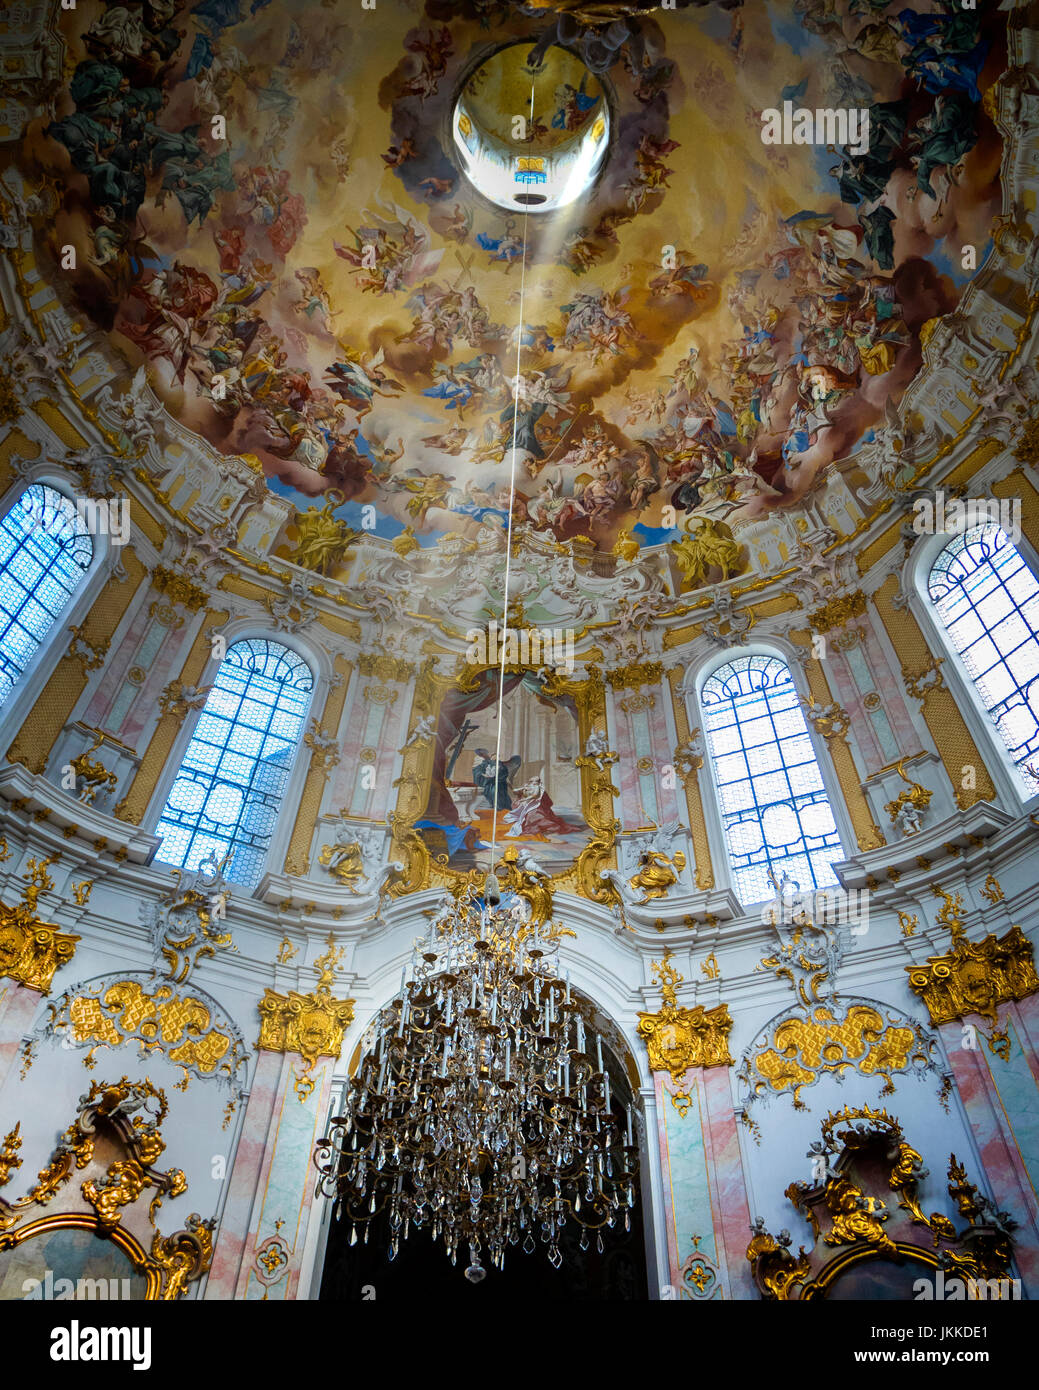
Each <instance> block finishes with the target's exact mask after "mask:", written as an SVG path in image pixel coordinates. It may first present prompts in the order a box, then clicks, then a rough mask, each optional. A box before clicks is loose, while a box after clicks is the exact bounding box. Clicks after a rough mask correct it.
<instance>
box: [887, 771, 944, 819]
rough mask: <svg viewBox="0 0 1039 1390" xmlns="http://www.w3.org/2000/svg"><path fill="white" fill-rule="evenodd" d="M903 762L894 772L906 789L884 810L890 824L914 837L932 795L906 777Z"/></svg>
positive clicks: (926, 789)
mask: <svg viewBox="0 0 1039 1390" xmlns="http://www.w3.org/2000/svg"><path fill="white" fill-rule="evenodd" d="M905 761H906V760H905V758H900V759H899V761H898V764H897V767H896V771H897V772H898V775H899V777H901V779H902V781H903V782H905V783H906V785H907V788H908V789H907V790H906V791H904V792H899V794H898V795H897V796H896V797H895V798H894V799H893V800H892V801H889V802H888V803H887V805H886V806H885V808H884V809H885V810H886V811H887V813H888V815H889V817H890V818H891V824H892V825H897V826H898V828H899V830H901V832H902V834H903V835H916V834H917V833H918V832H919V830H920V828H921V826H922V825H923V820H924V815H925V813H926V811H927V808H928V806H929V805H930V804H931V797H932V796H933V795H934V793H933V792H932V791H930V790H928V788H927V787H924V786H921V784H920V783H919V782H914V781H913V779H912V778H911V777H907V776H906V774H905Z"/></svg>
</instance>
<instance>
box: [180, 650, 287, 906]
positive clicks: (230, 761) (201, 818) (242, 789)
mask: <svg viewBox="0 0 1039 1390" xmlns="http://www.w3.org/2000/svg"><path fill="white" fill-rule="evenodd" d="M313 689H314V676H313V672H312V671H311V670H310V667H309V666H308V665H307V663H306V662H305V661H304V660H303V658H302V657H301V656H298V655H297V654H296V653H295V652H294V651H290V650H289V649H288V648H287V647H283V646H282V645H281V644H280V643H278V642H268V641H266V640H263V639H260V638H255V637H250V638H248V639H246V640H244V641H241V642H236V643H235V644H234V646H232V647H230V648H229V649H228V652H227V655H226V656H225V657H224V659H223V661H222V662H221V663H220V668H219V670H218V671H217V674H216V679H215V681H214V682H213V685H212V688H211V690H210V692H209V695H208V697H207V699H206V703H205V705H204V706H203V708H202V711H201V713H200V714H199V717H198V723H197V724H196V725H195V732H194V733H193V735H192V737H191V742H190V743H189V744H188V747H187V751H186V753H185V754H184V761H183V762H182V763H181V765H180V769H179V771H178V772H177V778H176V781H175V782H174V783H173V786H172V788H171V789H170V794H169V797H168V799H167V801H166V805H165V807H164V809H163V812H162V815H161V816H160V817H159V823H158V825H157V826H156V827H155V833H156V835H161V836H162V846H161V848H160V850H159V854H160V856H161V858H162V859H163V860H164V861H165V862H166V863H168V864H176V865H177V866H178V867H180V868H186V869H197V868H198V867H199V865H200V864H201V863H202V862H203V860H206V859H209V858H211V857H212V858H215V859H216V860H217V861H218V862H219V861H221V860H223V859H225V858H227V856H228V855H230V858H227V863H226V865H225V867H224V875H225V877H226V878H228V879H230V880H231V881H232V882H234V883H242V884H244V885H245V886H246V887H249V888H252V887H255V885H256V883H257V881H258V880H259V877H260V874H261V872H262V869H263V863H264V859H265V858H266V855H267V848H268V846H269V844H270V841H271V835H272V834H273V833H274V826H275V822H276V821H277V819H278V810H279V807H280V806H281V798H282V796H283V795H284V792H285V784H286V782H287V781H288V776H289V770H290V768H291V765H292V758H293V755H294V753H295V751H296V748H297V746H298V744H299V739H300V734H301V733H302V731H303V721H304V719H305V718H306V715H307V710H308V708H309V706H310V696H311V692H312V691H313Z"/></svg>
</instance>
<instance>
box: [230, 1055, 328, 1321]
mask: <svg viewBox="0 0 1039 1390" xmlns="http://www.w3.org/2000/svg"><path fill="white" fill-rule="evenodd" d="M261 1056H263V1054H262V1053H261ZM273 1060H274V1062H275V1063H276V1064H277V1069H278V1074H277V1077H276V1081H275V1088H274V1095H273V1105H272V1107H271V1116H270V1119H269V1121H268V1122H267V1125H266V1126H265V1136H266V1142H265V1144H264V1148H263V1153H262V1155H261V1160H260V1166H259V1171H258V1173H257V1178H256V1184H255V1188H254V1191H253V1200H252V1209H251V1212H250V1214H249V1220H248V1229H247V1231H246V1233H245V1241H244V1244H243V1245H242V1249H241V1260H240V1262H239V1267H238V1277H237V1281H236V1283H235V1289H234V1297H235V1298H236V1299H262V1298H267V1299H270V1300H275V1301H281V1300H285V1299H290V1298H294V1297H295V1296H296V1293H297V1290H298V1288H299V1277H300V1266H301V1261H302V1259H303V1254H304V1249H305V1246H306V1237H307V1228H308V1225H309V1222H310V1213H311V1208H312V1206H313V1201H314V1188H315V1183H316V1179H317V1172H316V1170H315V1168H314V1166H313V1161H312V1160H313V1153H314V1146H315V1144H316V1143H317V1141H318V1139H319V1138H320V1137H321V1135H320V1133H319V1131H318V1126H319V1124H320V1123H321V1121H322V1120H323V1117H324V1116H325V1115H326V1114H327V1111H328V1102H329V1096H330V1094H331V1088H332V1070H333V1063H332V1061H331V1059H329V1058H321V1059H320V1060H319V1061H318V1062H317V1063H316V1064H315V1066H314V1067H313V1068H312V1070H311V1071H310V1078H311V1080H312V1081H313V1082H314V1089H313V1091H312V1092H311V1094H310V1095H309V1096H308V1097H306V1099H305V1100H302V1101H301V1100H300V1098H299V1096H298V1095H297V1094H296V1090H295V1082H296V1079H297V1075H298V1074H299V1065H300V1058H299V1057H298V1056H295V1055H293V1054H291V1053H290V1054H286V1055H285V1056H282V1055H281V1054H274V1056H273ZM279 1220H281V1221H282V1223H283V1224H282V1225H281V1227H278V1228H276V1222H277V1221H279ZM272 1238H273V1239H275V1240H276V1241H277V1242H278V1244H279V1246H280V1248H281V1249H282V1250H283V1252H284V1253H285V1255H286V1257H287V1260H288V1264H287V1267H286V1268H285V1271H284V1274H283V1276H282V1277H281V1278H279V1279H277V1280H275V1281H274V1282H273V1283H272V1284H270V1285H269V1286H267V1285H265V1284H264V1282H263V1280H261V1279H260V1278H259V1275H258V1267H257V1264H256V1254H257V1252H258V1251H259V1249H260V1247H261V1246H263V1245H264V1243H265V1242H266V1241H268V1240H270V1239H272Z"/></svg>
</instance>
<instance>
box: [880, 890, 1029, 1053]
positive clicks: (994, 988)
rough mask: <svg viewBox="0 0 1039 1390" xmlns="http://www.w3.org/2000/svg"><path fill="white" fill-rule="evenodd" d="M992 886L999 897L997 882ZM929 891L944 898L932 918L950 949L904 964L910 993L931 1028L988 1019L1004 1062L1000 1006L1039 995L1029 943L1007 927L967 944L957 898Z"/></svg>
mask: <svg viewBox="0 0 1039 1390" xmlns="http://www.w3.org/2000/svg"><path fill="white" fill-rule="evenodd" d="M989 878H990V879H991V878H992V875H989ZM992 882H993V883H995V887H996V888H997V889H999V891H1000V892H1002V889H1000V888H999V884H998V882H996V881H995V880H994V879H993V880H992ZM991 891H992V889H991V886H990V892H991ZM934 892H935V894H936V896H938V897H940V898H942V899H943V906H942V907H941V908H940V909H939V911H938V914H937V917H938V921H939V922H940V923H941V924H942V925H943V926H946V927H948V928H949V933H950V935H951V937H952V943H953V944H952V949H951V950H950V951H948V952H946V953H945V954H944V955H941V956H928V958H927V962H926V964H924V965H907V966H906V967H905V969H906V973H907V974H908V976H909V988H910V989H911V990H912V991H913V992H914V993H915V994H918V995H919V996H920V998H921V999H922V1000H923V1001H924V1003H925V1004H926V1005H927V1012H928V1014H929V1015H930V1018H931V1022H932V1023H933V1024H935V1025H936V1026H937V1025H939V1024H942V1023H950V1022H952V1021H953V1020H954V1019H961V1018H966V1017H967V1015H968V1014H980V1015H981V1017H982V1018H987V1019H988V1020H989V1022H990V1023H991V1024H992V1028H993V1033H992V1035H991V1037H990V1038H989V1039H988V1042H989V1046H990V1048H991V1049H992V1051H993V1052H998V1053H999V1054H1000V1055H1002V1056H1004V1060H1006V1059H1007V1057H1009V1040H1008V1039H1007V1038H1006V1035H1005V1032H1003V1033H1001V1032H999V1031H997V1025H998V1023H999V1006H1000V1005H1001V1004H1008V1003H1012V1002H1016V1001H1018V1000H1020V999H1027V998H1028V996H1029V995H1032V994H1035V993H1037V992H1039V976H1037V975H1036V970H1035V955H1034V951H1033V948H1032V943H1031V942H1030V941H1029V940H1028V938H1027V937H1026V936H1025V934H1024V932H1023V931H1022V930H1021V928H1020V927H1019V926H1012V927H1011V928H1010V930H1009V931H1008V932H1006V933H1005V934H1004V935H1003V936H1001V937H996V935H995V934H994V933H991V932H990V933H989V935H988V936H986V937H984V938H983V940H981V941H968V939H967V936H966V931H965V928H964V909H963V897H962V895H961V894H959V893H946V892H945V891H944V889H942V888H939V887H937V886H936V887H935V889H934Z"/></svg>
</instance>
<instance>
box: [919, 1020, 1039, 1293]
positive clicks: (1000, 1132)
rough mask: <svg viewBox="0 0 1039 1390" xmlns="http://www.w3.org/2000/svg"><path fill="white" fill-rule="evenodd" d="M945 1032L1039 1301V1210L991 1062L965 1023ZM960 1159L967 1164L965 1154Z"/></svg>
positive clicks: (1017, 1252)
mask: <svg viewBox="0 0 1039 1390" xmlns="http://www.w3.org/2000/svg"><path fill="white" fill-rule="evenodd" d="M941 1033H942V1036H943V1038H944V1041H945V1048H946V1052H947V1054H948V1057H949V1061H950V1064H951V1066H952V1069H953V1074H954V1076H955V1079H956V1089H957V1091H958V1092H959V1095H960V1098H961V1100H962V1101H963V1105H964V1109H965V1110H966V1112H967V1118H968V1120H969V1122H970V1127H971V1129H972V1131H973V1133H974V1140H975V1143H976V1144H977V1146H978V1152H979V1153H980V1155H981V1161H982V1163H983V1165H984V1168H985V1176H986V1177H987V1179H988V1182H989V1186H990V1187H991V1189H992V1195H993V1197H994V1198H995V1200H996V1203H997V1204H998V1206H999V1207H1000V1208H1001V1209H1002V1210H1005V1211H1008V1212H1009V1213H1010V1215H1011V1216H1012V1217H1013V1218H1014V1220H1015V1221H1017V1222H1018V1223H1019V1226H1018V1230H1017V1231H1015V1233H1014V1258H1015V1262H1016V1264H1017V1266H1018V1269H1019V1270H1020V1272H1021V1276H1022V1278H1023V1279H1025V1280H1026V1281H1027V1283H1028V1292H1029V1293H1030V1295H1031V1296H1032V1297H1035V1295H1036V1293H1039V1221H1037V1217H1039V1212H1037V1209H1036V1198H1035V1193H1034V1192H1033V1190H1032V1184H1031V1182H1030V1181H1029V1177H1028V1173H1027V1172H1026V1170H1025V1166H1024V1163H1023V1162H1022V1159H1021V1154H1020V1151H1019V1150H1018V1146H1017V1143H1016V1141H1015V1139H1014V1134H1013V1130H1012V1128H1011V1126H1010V1122H1009V1119H1008V1117H1007V1115H1006V1113H1005V1110H1004V1107H1003V1104H1002V1101H1001V1099H1000V1097H999V1094H998V1092H997V1091H996V1088H995V1086H994V1084H993V1081H992V1075H991V1072H990V1070H989V1061H988V1059H987V1058H986V1056H985V1054H984V1053H983V1052H982V1050H981V1048H980V1047H979V1048H976V1049H971V1048H965V1047H962V1046H961V1037H962V1025H961V1024H959V1023H945V1024H943V1025H942V1027H941ZM996 1065H997V1066H998V1065H999V1063H998V1061H997V1063H996ZM957 1157H958V1158H959V1159H960V1160H961V1162H962V1160H963V1155H962V1154H959V1155H957Z"/></svg>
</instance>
